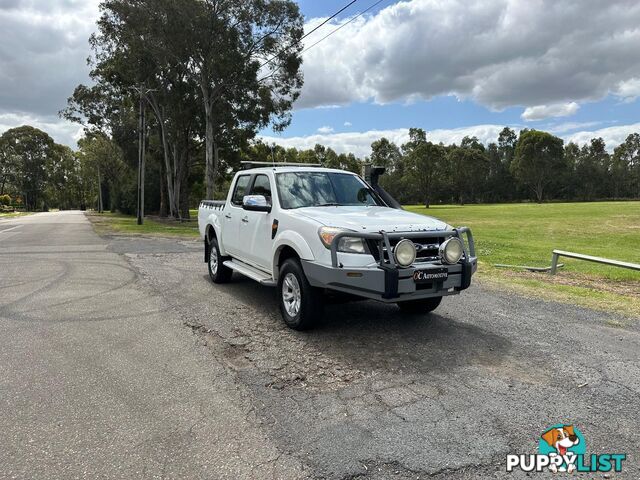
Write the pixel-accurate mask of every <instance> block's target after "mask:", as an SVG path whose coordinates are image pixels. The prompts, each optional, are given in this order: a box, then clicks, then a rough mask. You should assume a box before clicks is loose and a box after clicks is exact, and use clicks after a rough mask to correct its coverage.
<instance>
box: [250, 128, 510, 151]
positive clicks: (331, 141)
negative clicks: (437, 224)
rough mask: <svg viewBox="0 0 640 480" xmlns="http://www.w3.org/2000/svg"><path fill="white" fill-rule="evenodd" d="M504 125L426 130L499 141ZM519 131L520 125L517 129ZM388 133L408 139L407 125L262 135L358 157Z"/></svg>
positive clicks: (443, 138)
mask: <svg viewBox="0 0 640 480" xmlns="http://www.w3.org/2000/svg"><path fill="white" fill-rule="evenodd" d="M503 128H504V126H503V125H476V126H472V127H462V128H454V129H450V130H446V129H439V130H430V131H427V138H428V139H429V140H430V141H432V142H435V143H440V142H442V143H444V144H451V143H460V141H461V140H462V139H463V138H464V137H466V136H469V137H472V136H475V137H478V139H479V140H480V141H481V142H483V143H489V142H493V141H496V139H497V138H498V134H499V133H500V130H502V129H503ZM516 131H518V129H516ZM382 137H385V138H387V139H389V140H390V141H392V142H394V143H396V144H397V145H402V144H403V143H406V142H407V141H408V140H409V129H408V128H397V129H392V130H369V131H366V132H346V133H331V134H324V135H308V136H301V137H289V138H286V137H273V136H262V137H260V138H262V140H263V141H264V142H267V143H272V142H274V143H276V144H278V145H282V146H283V147H286V148H289V147H295V148H299V149H309V148H313V147H314V146H315V145H316V144H317V143H319V144H322V145H325V146H327V147H331V148H332V149H333V150H335V151H336V152H338V153H354V154H355V155H356V156H358V157H365V156H368V155H370V154H371V144H372V143H373V142H375V141H376V140H379V139H380V138H382Z"/></svg>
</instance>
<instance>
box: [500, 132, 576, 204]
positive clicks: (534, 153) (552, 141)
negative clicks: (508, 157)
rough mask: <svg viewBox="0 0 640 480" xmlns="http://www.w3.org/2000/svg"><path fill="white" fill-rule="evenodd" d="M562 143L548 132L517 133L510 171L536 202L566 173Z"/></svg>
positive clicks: (540, 200)
mask: <svg viewBox="0 0 640 480" xmlns="http://www.w3.org/2000/svg"><path fill="white" fill-rule="evenodd" d="M563 143H564V142H563V141H562V139H561V138H558V137H556V136H554V135H551V134H550V133H547V132H541V131H538V130H526V131H522V132H520V138H519V139H518V144H517V146H516V149H515V154H514V158H513V161H512V163H511V172H512V173H513V175H514V176H515V177H516V179H517V180H519V181H520V182H522V183H523V184H524V185H526V186H528V187H529V188H531V190H532V192H533V194H534V198H535V200H536V201H538V202H542V200H543V199H544V196H545V194H547V193H548V190H549V188H550V187H552V186H553V185H554V184H557V183H558V180H559V177H560V176H562V175H564V173H565V172H566V162H565V157H564V146H563Z"/></svg>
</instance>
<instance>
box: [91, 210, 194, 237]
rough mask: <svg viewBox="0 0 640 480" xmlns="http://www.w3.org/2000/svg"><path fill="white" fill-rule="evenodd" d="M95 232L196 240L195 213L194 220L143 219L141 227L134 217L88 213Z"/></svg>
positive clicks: (118, 214) (107, 213) (108, 213)
mask: <svg viewBox="0 0 640 480" xmlns="http://www.w3.org/2000/svg"><path fill="white" fill-rule="evenodd" d="M87 216H88V217H89V220H91V222H92V223H93V225H94V227H95V229H96V232H98V233H99V234H101V235H105V234H125V235H157V236H165V237H182V238H198V222H197V212H196V217H195V218H196V220H191V221H188V222H177V221H173V220H165V219H160V218H158V219H152V218H145V219H144V224H143V225H138V224H137V219H136V217H133V216H130V215H122V214H120V213H111V212H105V213H95V212H91V213H88V214H87Z"/></svg>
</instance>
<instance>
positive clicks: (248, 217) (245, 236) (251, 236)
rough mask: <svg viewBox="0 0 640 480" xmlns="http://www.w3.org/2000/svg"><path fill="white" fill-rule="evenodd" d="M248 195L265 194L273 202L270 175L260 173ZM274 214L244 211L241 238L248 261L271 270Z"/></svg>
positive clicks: (244, 254)
mask: <svg viewBox="0 0 640 480" xmlns="http://www.w3.org/2000/svg"><path fill="white" fill-rule="evenodd" d="M247 195H263V196H264V197H265V198H266V199H267V201H268V202H269V203H271V202H272V197H271V182H270V180H269V177H268V176H267V175H264V174H258V175H256V176H255V178H254V180H253V184H252V186H251V190H250V193H248V194H247ZM272 223H273V216H272V214H271V213H266V212H249V211H246V210H245V211H244V212H243V215H242V219H241V222H240V238H241V239H242V242H241V243H242V245H243V246H244V247H243V250H244V249H245V248H246V249H247V251H246V252H242V254H243V256H244V257H245V258H246V261H247V262H249V263H251V264H253V265H255V266H256V267H259V268H261V269H263V270H265V271H268V272H270V271H271V270H270V265H271V246H272V244H273V240H272V239H271V225H272Z"/></svg>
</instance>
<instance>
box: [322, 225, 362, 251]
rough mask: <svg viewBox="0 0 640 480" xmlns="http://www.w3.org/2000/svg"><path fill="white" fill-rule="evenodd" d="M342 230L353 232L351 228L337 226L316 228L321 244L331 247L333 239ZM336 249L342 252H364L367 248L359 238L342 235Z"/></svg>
mask: <svg viewBox="0 0 640 480" xmlns="http://www.w3.org/2000/svg"><path fill="white" fill-rule="evenodd" d="M342 232H353V230H347V229H346V228H338V227H320V228H319V229H318V235H319V236H320V240H322V243H323V245H324V246H325V247H327V248H331V242H333V239H334V238H335V237H336V235H338V234H339V233H342ZM338 251H339V252H342V253H366V252H367V249H366V248H365V246H364V241H363V240H362V239H361V238H354V237H344V238H341V239H340V240H339V241H338Z"/></svg>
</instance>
